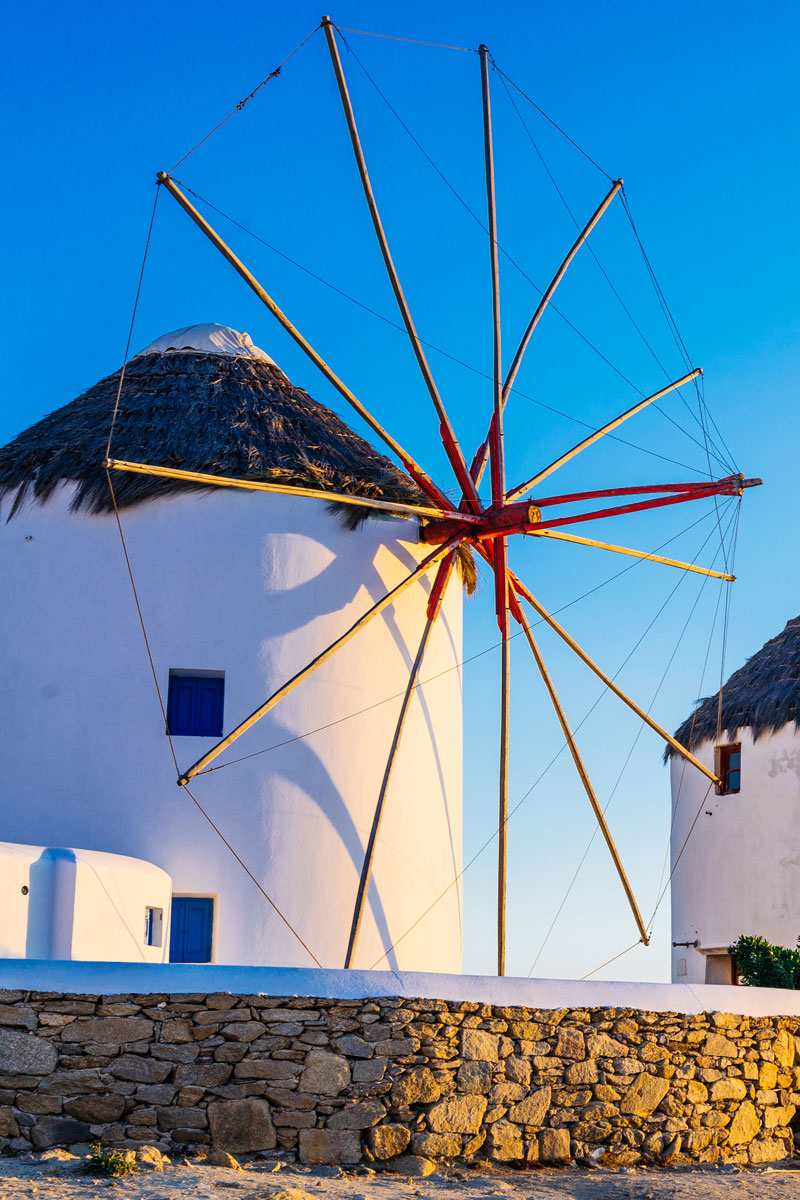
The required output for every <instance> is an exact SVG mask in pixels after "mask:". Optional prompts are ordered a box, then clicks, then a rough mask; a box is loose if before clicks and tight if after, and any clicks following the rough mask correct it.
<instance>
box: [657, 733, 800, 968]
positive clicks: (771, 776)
mask: <svg viewBox="0 0 800 1200" xmlns="http://www.w3.org/2000/svg"><path fill="white" fill-rule="evenodd" d="M723 740H724V741H728V740H735V741H738V742H741V746H742V781H741V782H742V786H741V791H739V792H738V793H736V794H734V795H729V796H717V795H716V794H715V791H714V787H713V786H712V787H711V789H710V790H709V787H708V783H709V781H708V780H707V779H706V778H705V776H703V775H701V774H700V772H699V771H697V770H696V769H695V768H694V767H692V766H691V765H687V766H686V767H685V768H684V765H683V761H682V760H681V759H680V758H678V757H677V756H675V757H674V758H673V759H672V764H671V782H672V803H673V811H674V825H673V830H672V839H671V840H672V864H673V867H674V868H675V873H674V875H673V878H672V941H673V942H690V943H691V942H694V941H695V940H697V941H698V943H699V945H698V946H697V947H696V948H695V947H693V946H691V945H689V946H674V947H673V950H672V978H673V980H674V981H676V982H679V983H690V984H692V983H704V982H706V979H707V962H708V956H709V954H713V952H714V951H715V950H716V951H718V952H720V953H724V952H725V950H726V948H727V947H728V946H729V945H731V944H732V943H733V942H735V941H736V940H737V938H739V936H740V935H741V934H756V935H759V936H761V937H765V938H767V940H768V941H770V942H773V943H776V944H779V945H783V946H794V945H795V944H796V942H797V939H798V936H800V822H798V812H800V738H798V735H797V733H796V731H795V728H794V725H789V726H785V727H784V728H783V729H781V730H779V731H778V732H777V733H775V734H763V735H762V736H761V737H759V738H758V740H757V741H755V742H754V741H753V738H752V736H751V733H750V731H749V729H742V730H740V731H739V732H738V733H737V734H736V737H735V739H728V736H727V734H725V735H724V736H723ZM695 754H696V756H697V757H698V758H699V759H700V760H701V762H703V763H705V764H706V765H707V766H709V767H710V768H712V769H713V766H714V746H713V743H711V742H704V743H703V744H702V745H701V746H700V748H699V749H698V750H696V751H695ZM698 814H699V815H698ZM695 818H696V823H695V825H694V829H693V831H692V832H691V835H689V831H690V828H691V826H692V823H693V822H695ZM687 837H688V841H686V839H687ZM684 842H685V843H686V845H685V848H684ZM682 848H683V849H682ZM681 850H682V853H681ZM679 854H680V860H679V861H678V862H677V866H675V863H676V860H677V859H678V855H679ZM680 960H685V961H684V963H683V964H681V963H680ZM684 968H685V971H684ZM709 982H712V980H711V979H709Z"/></svg>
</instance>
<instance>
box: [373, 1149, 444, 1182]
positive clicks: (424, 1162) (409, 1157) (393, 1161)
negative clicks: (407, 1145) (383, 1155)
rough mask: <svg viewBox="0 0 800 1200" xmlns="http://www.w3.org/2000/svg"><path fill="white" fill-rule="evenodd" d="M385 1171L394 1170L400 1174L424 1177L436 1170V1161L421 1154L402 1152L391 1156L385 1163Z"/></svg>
mask: <svg viewBox="0 0 800 1200" xmlns="http://www.w3.org/2000/svg"><path fill="white" fill-rule="evenodd" d="M383 1169H384V1171H393V1172H395V1173H396V1174H398V1175H409V1176H412V1177H414V1178H424V1177H425V1176H426V1175H432V1174H433V1172H434V1171H435V1170H436V1163H433V1162H431V1160H430V1159H429V1158H423V1157H422V1156H421V1155H419V1154H400V1155H398V1157H397V1158H390V1159H388V1161H387V1162H385V1163H384V1164H383Z"/></svg>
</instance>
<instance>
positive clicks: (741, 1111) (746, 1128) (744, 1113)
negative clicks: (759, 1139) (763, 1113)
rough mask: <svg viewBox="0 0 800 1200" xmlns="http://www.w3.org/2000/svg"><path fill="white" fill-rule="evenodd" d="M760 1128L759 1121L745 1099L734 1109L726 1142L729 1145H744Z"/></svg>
mask: <svg viewBox="0 0 800 1200" xmlns="http://www.w3.org/2000/svg"><path fill="white" fill-rule="evenodd" d="M760 1129H761V1123H760V1121H759V1119H758V1115H757V1114H756V1110H755V1108H754V1106H753V1104H752V1103H751V1101H750V1100H745V1101H744V1102H743V1103H742V1104H740V1105H739V1107H738V1108H737V1110H736V1113H735V1114H734V1118H733V1120H732V1121H731V1128H730V1132H729V1134H728V1142H729V1143H730V1145H731V1146H746V1145H748V1144H749V1143H750V1142H752V1140H753V1138H754V1137H755V1136H756V1134H757V1133H758V1132H759V1131H760Z"/></svg>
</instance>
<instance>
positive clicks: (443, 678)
mask: <svg viewBox="0 0 800 1200" xmlns="http://www.w3.org/2000/svg"><path fill="white" fill-rule="evenodd" d="M70 496H71V487H62V488H61V489H59V491H57V492H56V493H55V494H54V496H53V497H52V498H51V499H50V500H49V501H48V502H47V503H46V504H44V505H35V504H29V503H26V505H25V506H24V508H23V509H22V510H21V511H20V513H18V515H17V516H16V517H15V518H14V519H13V520H12V521H11V522H10V523H8V524H6V523H5V522H3V523H2V524H0V607H1V608H2V611H3V614H4V617H3V622H2V626H1V627H0V668H1V669H2V673H3V679H4V687H5V691H6V698H7V700H10V701H11V703H6V704H5V705H4V708H3V713H2V716H0V722H2V724H0V741H1V742H2V750H1V753H2V761H3V764H4V772H3V776H2V782H0V803H1V804H2V812H3V821H2V826H0V832H2V836H3V837H4V838H7V839H9V840H13V841H19V842H31V843H41V842H48V843H50V844H56V845H82V846H86V847H89V848H93V849H97V850H103V851H110V852H116V853H121V854H130V855H135V856H137V857H141V858H144V859H146V860H148V861H150V862H153V863H156V864H158V865H159V866H160V867H162V868H163V869H164V870H165V871H167V872H168V873H169V874H170V875H171V877H172V880H173V887H174V891H175V893H176V894H199V895H213V896H215V897H216V898H217V906H216V914H215V927H216V929H215V955H214V957H215V960H216V961H218V962H228V963H242V964H281V965H293V964H296V965H298V966H307V965H310V961H311V960H310V959H309V957H308V955H307V954H306V952H305V951H304V950H303V949H302V947H301V946H300V945H299V944H298V942H297V941H296V940H295V938H294V937H293V936H292V935H291V933H290V932H289V931H288V929H287V928H286V926H285V925H284V924H283V923H282V922H281V921H280V919H279V918H278V917H276V915H275V914H274V912H273V911H272V910H271V909H270V907H269V905H268V904H267V902H266V901H265V900H264V898H263V897H262V896H261V894H260V893H259V891H258V890H257V889H256V887H255V886H254V885H253V883H252V882H251V881H250V880H249V879H248V878H247V876H246V875H245V873H244V872H243V871H242V869H241V867H240V866H239V865H238V864H237V862H236V861H235V859H234V858H233V857H232V855H231V854H230V852H229V851H228V850H227V849H226V848H225V846H224V845H223V844H222V842H221V841H220V839H219V838H218V837H217V835H216V834H215V833H214V831H213V830H212V829H211V828H210V826H209V825H208V824H207V823H206V821H205V820H204V818H203V817H202V815H201V814H200V813H199V812H198V810H197V809H196V808H195V807H194V805H193V804H192V802H191V800H190V798H189V797H188V796H187V795H186V793H185V791H184V790H183V789H180V788H178V787H177V786H176V784H175V770H174V766H173V764H172V760H171V756H170V751H169V745H168V741H167V738H166V736H165V735H164V731H163V723H162V721H161V716H160V713H159V709H158V704H157V700H156V696H155V691H154V687H153V681H152V678H151V675H150V670H149V667H148V663H147V658H146V655H145V649H144V645H143V641H142V634H141V630H140V627H139V624H138V620H137V616H136V610H135V607H134V603H133V599H132V595H131V590H130V584H129V581H128V578H127V575H126V571H125V564H124V560H123V557H122V551H121V548H120V541H119V536H118V533H117V530H116V525H115V522H114V518H113V516H107V515H101V516H93V515H88V514H86V513H83V512H79V513H77V514H76V513H71V512H70V511H69V499H70ZM122 520H123V525H124V529H125V534H126V538H127V541H128V548H129V552H130V556H131V561H132V563H133V569H134V574H135V578H136V583H137V586H138V589H139V594H140V599H141V603H142V608H143V611H144V615H145V620H146V622H147V628H148V633H149V635H150V638H151V647H152V651H153V657H154V660H155V666H156V671H157V674H158V678H159V682H160V685H161V687H162V690H163V693H164V696H165V697H166V691H167V680H168V672H169V669H170V668H179V669H190V670H191V669H201V670H212V671H214V670H221V671H224V672H225V719H224V729H225V731H226V732H227V731H228V730H230V729H231V728H233V727H234V726H235V725H236V724H238V723H239V721H240V720H241V719H242V718H243V717H244V716H246V715H248V714H249V713H250V712H251V711H252V710H253V709H254V708H256V707H257V706H258V705H259V704H260V703H261V702H262V701H263V699H264V698H265V697H266V696H268V695H269V694H270V693H271V692H272V691H274V690H275V688H276V687H278V686H279V685H280V684H281V683H283V682H284V680H286V679H287V678H288V677H290V676H291V675H292V674H294V672H295V671H296V670H297V669H299V668H300V667H302V666H303V665H305V664H306V663H307V662H308V661H309V660H310V659H311V658H313V657H314V656H315V655H316V654H317V653H318V652H319V651H320V650H321V649H323V648H324V647H326V646H327V645H328V644H329V643H330V642H331V641H333V640H334V639H335V638H336V637H337V636H338V635H339V634H341V633H342V632H344V630H346V629H347V628H348V627H349V626H350V625H351V624H352V623H353V621H354V620H355V619H356V618H357V617H358V616H359V615H360V614H361V613H362V612H364V611H365V610H366V609H367V608H369V607H370V606H371V604H372V603H374V601H375V600H377V599H378V598H379V597H380V596H381V595H383V594H384V593H385V592H386V590H387V589H388V588H390V587H392V586H393V585H394V584H396V583H397V582H399V581H400V579H402V578H403V577H404V576H405V575H406V574H407V573H408V571H409V570H411V569H413V567H414V566H415V564H416V563H417V562H418V561H419V560H420V559H421V558H422V557H423V556H424V554H425V553H426V549H425V548H424V547H422V546H420V545H419V544H418V543H417V527H416V522H413V521H403V520H394V519H392V520H377V519H370V520H368V521H367V522H366V523H365V524H364V525H363V526H362V527H361V529H359V530H358V531H357V532H355V533H350V532H347V531H346V530H345V529H344V528H343V527H342V525H341V523H340V521H339V520H338V518H337V517H336V516H335V515H333V514H331V513H330V512H329V511H328V509H327V506H326V505H325V504H324V503H323V502H320V501H313V500H307V499H300V498H292V497H282V496H272V495H270V496H264V495H259V494H251V493H244V492H239V493H233V494H231V493H230V492H223V491H222V490H221V489H220V490H218V491H213V492H207V493H188V494H184V495H179V496H175V497H173V498H170V499H160V500H157V501H150V502H147V503H145V504H142V505H139V506H137V507H135V508H132V509H127V510H123V513H122ZM430 578H431V574H430V573H429V576H428V578H427V579H426V581H425V583H424V584H418V585H415V586H414V587H413V588H411V589H409V591H408V592H406V593H405V594H404V595H403V596H402V597H401V598H400V600H399V601H398V602H397V603H396V604H395V605H394V606H393V607H390V608H389V609H387V610H386V611H385V613H383V614H382V615H381V616H380V617H379V618H377V619H376V620H375V621H373V622H372V624H371V625H370V626H368V627H367V628H366V629H364V630H363V631H362V632H361V633H359V634H358V635H357V636H356V637H355V638H354V639H353V641H352V642H350V643H349V644H348V646H347V647H345V649H344V650H343V651H341V652H340V653H338V654H337V655H335V656H334V658H333V659H331V660H330V661H329V662H328V663H326V664H325V665H324V666H323V667H321V668H320V669H319V670H318V671H317V672H316V673H315V674H314V675H313V676H312V677H311V678H310V679H308V680H307V681H306V682H305V683H303V684H302V685H301V686H300V687H299V688H298V689H296V691H295V692H293V693H292V694H291V695H290V696H289V697H288V698H287V699H286V700H285V701H283V702H282V703H281V704H280V705H278V707H277V708H275V709H274V710H273V711H272V712H271V713H270V714H269V715H268V716H267V717H266V718H265V719H264V720H263V721H262V722H260V723H259V724H258V725H257V726H256V727H255V728H254V729H253V730H251V731H250V732H249V733H248V734H246V735H245V736H244V737H243V738H241V739H240V740H239V741H238V742H237V743H235V745H234V746H233V747H231V749H230V750H229V751H228V752H227V753H226V754H225V755H223V756H222V757H221V759H220V760H219V761H221V762H225V761H228V760H230V759H232V758H238V757H240V756H242V755H249V754H253V753H254V752H257V751H260V750H262V749H264V748H265V747H271V746H275V745H276V744H278V743H288V744H286V745H284V746H282V747H279V748H277V749H273V750H271V751H270V752H269V753H267V754H262V755H259V756H257V757H253V758H250V759H248V760H247V761H245V762H241V763H239V764H237V765H233V766H230V767H228V768H226V769H225V770H220V771H216V772H214V773H213V774H210V775H208V776H206V777H205V778H198V779H196V780H195V781H194V783H193V786H192V790H193V791H194V792H195V794H196V795H197V797H198V799H199V800H200V802H201V803H202V804H203V805H204V806H205V807H206V808H207V810H208V812H209V814H210V815H211V817H212V818H213V820H214V821H215V822H216V823H217V824H218V826H219V828H220V829H221V831H222V832H223V833H224V835H225V837H226V838H227V839H228V840H229V841H230V843H231V844H232V846H233V847H234V848H235V849H236V851H237V853H238V854H239V855H240V856H241V858H242V859H243V860H244V862H245V863H246V864H247V866H248V867H249V869H250V870H251V871H252V872H253V874H254V875H255V876H256V878H258V879H259V881H260V882H261V883H262V884H263V886H264V887H265V889H266V890H267V892H268V893H269V894H270V896H271V897H272V898H273V900H274V901H275V903H276V904H277V905H278V906H279V907H280V909H281V910H282V911H283V913H284V914H285V915H286V917H287V919H288V920H289V921H290V922H291V923H292V924H293V925H294V927H295V928H296V930H297V932H298V933H299V934H300V935H301V936H302V938H303V939H304V940H305V941H306V942H307V944H308V945H309V947H310V948H311V949H312V950H313V952H314V953H315V954H316V956H317V958H318V959H319V960H320V962H321V963H322V964H323V965H324V966H328V967H337V966H341V965H342V963H343V958H344V952H345V947H346V942H347V934H348V931H349V924H350V918H351V913H352V906H353V900H354V897H355V890H356V884H357V880H358V874H359V871H360V868H361V862H362V858H363V847H364V844H365V841H366V837H367V834H368V831H369V826H370V823H371V820H372V813H373V809H374V804H375V800H376V797H377V794H378V789H379V787H380V782H381V778H382V773H383V768H384V765H385V762H386V756H387V751H388V747H389V743H390V740H391V737H392V733H393V730H394V724H395V720H396V717H397V712H398V708H399V704H400V698H399V696H397V693H402V692H403V691H404V689H405V686H406V683H407V680H408V671H409V666H410V663H411V661H412V659H413V657H414V654H415V652H416V647H417V644H418V641H419V637H420V634H421V632H422V627H423V622H424V619H425V600H426V597H427V594H428V590H429V587H430ZM461 603H462V600H461V585H460V581H459V580H458V578H457V577H454V579H453V581H452V583H451V586H450V588H449V590H448V595H447V599H446V602H445V605H444V609H443V611H442V614H441V616H440V618H439V621H438V622H437V625H436V628H435V630H434V633H433V635H432V637H431V639H430V642H429V647H428V651H427V654H426V659H425V663H424V665H423V670H422V678H423V679H428V678H431V677H433V676H437V675H439V676H440V677H439V678H438V679H434V680H432V682H430V683H429V684H428V685H427V686H426V687H425V688H424V689H421V690H420V691H419V692H418V693H417V697H416V699H415V700H414V702H413V705H412V709H411V712H410V714H409V718H408V722H407V726H406V731H405V734H404V738H403V743H402V749H401V753H400V755H399V758H398V761H397V764H396V767H395V772H394V776H393V781H392V786H391V791H390V796H389V803H388V806H387V810H386V814H385V817H384V821H383V826H382V829H381V836H380V840H379V844H378V851H377V856H376V862H375V871H374V877H373V878H374V883H373V886H372V889H371V891H370V906H369V910H368V912H367V914H366V916H365V920H364V924H363V926H362V933H361V940H360V946H359V953H358V957H357V965H358V966H363V967H370V966H371V965H372V964H373V963H374V962H375V960H376V959H378V957H379V955H380V954H381V951H382V949H383V947H384V946H388V945H389V944H390V943H391V942H393V941H394V940H395V939H397V938H398V937H400V936H401V935H402V934H403V933H404V932H405V931H406V930H407V928H408V927H409V926H410V925H411V924H412V923H413V922H414V921H415V920H416V919H417V918H418V917H419V915H420V914H421V913H422V911H423V910H424V909H425V908H426V907H427V905H428V904H430V903H431V901H432V900H434V899H435V898H436V897H437V896H438V895H439V893H440V892H442V891H443V890H444V889H445V888H446V887H447V885H448V884H449V883H450V882H451V881H452V880H453V878H454V876H455V875H456V874H457V872H458V871H459V870H460V866H461V673H460V670H459V669H453V668H455V667H456V664H457V663H458V662H459V661H460V658H461ZM441 672H445V673H444V674H441ZM395 696H397V698H395V699H392V700H391V701H390V702H389V703H379V702H381V701H384V700H386V698H387V697H395ZM370 705H376V707H374V708H372V709H371V710H369V711H367V712H364V713H362V714H361V715H359V716H356V717H353V719H351V720H345V721H342V722H341V723H339V724H335V722H338V721H341V718H343V717H349V716H350V714H352V713H355V712H356V711H358V710H361V709H369V706H370ZM322 726H328V728H325V729H321V731H320V732H316V733H313V734H312V736H309V737H303V738H301V739H300V740H292V739H295V738H297V737H298V736H299V735H302V734H306V733H308V732H309V731H312V730H317V729H320V727H322ZM213 742H214V739H206V738H191V737H179V738H176V739H175V746H176V750H177V753H178V756H179V764H180V767H181V768H182V769H185V768H186V767H188V766H189V765H191V764H192V763H193V762H194V761H196V759H197V758H199V757H200V755H201V754H202V753H203V752H204V751H205V750H206V749H208V748H209V747H210V746H211V745H212V744H213ZM379 965H380V966H383V967H385V966H387V960H386V959H383V960H382V961H381V962H380V964H379ZM388 965H390V966H392V967H396V966H399V967H404V968H413V969H417V970H420V969H422V970H424V969H432V968H436V969H437V970H444V971H459V970H460V968H461V899H460V893H459V889H458V887H456V888H453V889H451V891H450V892H449V894H448V895H447V896H446V897H445V899H444V900H442V902H441V903H439V904H438V905H437V906H436V908H435V909H433V911H432V913H431V914H430V915H429V916H428V917H426V919H425V920H424V921H422V922H421V923H420V924H419V925H418V926H417V928H416V929H414V930H413V931H412V932H411V933H410V934H409V936H408V937H406V938H405V939H404V940H403V941H402V942H401V943H400V945H399V946H398V948H397V950H396V952H394V953H393V954H392V955H391V956H390V958H389V960H388Z"/></svg>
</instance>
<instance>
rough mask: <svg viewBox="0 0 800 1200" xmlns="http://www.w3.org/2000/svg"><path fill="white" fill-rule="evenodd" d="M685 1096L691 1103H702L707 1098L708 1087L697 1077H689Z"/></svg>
mask: <svg viewBox="0 0 800 1200" xmlns="http://www.w3.org/2000/svg"><path fill="white" fill-rule="evenodd" d="M686 1098H687V1100H689V1101H690V1102H691V1103H692V1104H704V1103H705V1101H706V1100H707V1099H708V1088H707V1087H706V1085H705V1084H704V1083H701V1082H700V1080H699V1079H690V1080H689V1083H688V1086H687V1088H686Z"/></svg>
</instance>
